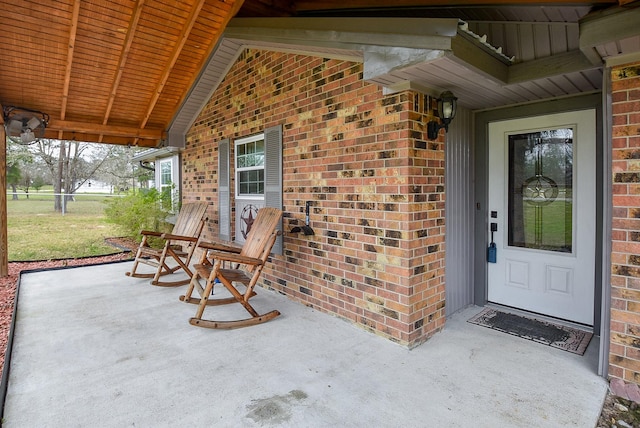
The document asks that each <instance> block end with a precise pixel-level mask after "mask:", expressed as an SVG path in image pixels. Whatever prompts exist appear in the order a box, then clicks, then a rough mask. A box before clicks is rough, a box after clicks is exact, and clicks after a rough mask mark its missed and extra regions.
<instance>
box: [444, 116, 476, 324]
mask: <svg viewBox="0 0 640 428" xmlns="http://www.w3.org/2000/svg"><path fill="white" fill-rule="evenodd" d="M472 125H473V124H472V115H471V112H470V111H469V110H466V109H462V108H459V109H458V112H457V114H456V117H455V119H454V120H453V121H452V122H451V125H450V126H449V132H448V133H447V136H446V143H445V194H446V203H445V219H446V220H445V223H446V256H445V262H446V273H445V284H446V285H445V289H446V294H445V298H446V312H445V313H446V315H447V316H449V315H451V314H453V313H454V312H456V311H458V310H460V309H462V308H464V307H466V306H468V305H470V304H471V303H473V241H474V232H473V193H472V192H473V187H472V179H473V162H472V144H471V135H472V130H473V128H472Z"/></svg>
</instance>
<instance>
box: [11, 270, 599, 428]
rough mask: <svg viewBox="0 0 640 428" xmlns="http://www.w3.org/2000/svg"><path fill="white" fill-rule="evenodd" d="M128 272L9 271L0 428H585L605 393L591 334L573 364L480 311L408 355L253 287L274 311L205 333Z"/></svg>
mask: <svg viewBox="0 0 640 428" xmlns="http://www.w3.org/2000/svg"><path fill="white" fill-rule="evenodd" d="M130 267H131V262H126V263H114V264H107V265H99V266H90V267H81V268H72V269H64V270H53V271H43V272H35V273H28V274H24V275H23V276H22V278H21V285H20V295H19V302H18V312H17V317H16V321H17V324H16V328H15V335H14V342H13V353H12V356H11V365H10V375H9V384H8V391H7V396H6V400H5V407H4V423H3V426H4V427H20V428H25V427H124V426H135V427H208V426H216V427H269V426H290V427H329V426H341V427H371V426H375V427H400V426H402V427H436V426H456V427H534V426H535V427H559V426H562V427H566V426H575V427H589V428H591V427H594V426H595V424H596V421H597V419H598V415H599V413H600V408H601V405H602V402H603V400H604V397H605V395H606V391H607V382H606V381H605V380H604V379H603V378H601V377H599V376H597V375H596V373H595V370H596V369H595V367H596V360H597V353H598V349H597V340H595V339H594V340H592V343H591V345H590V347H589V349H588V351H587V354H586V355H585V356H577V355H574V354H570V353H568V352H564V351H561V350H557V349H553V348H551V347H548V346H544V345H540V344H536V343H533V342H530V341H527V340H524V339H520V338H517V337H513V336H510V335H507V334H504V333H499V332H496V331H493V330H490V329H488V328H484V327H479V326H476V325H472V324H469V323H467V322H466V320H467V319H469V318H470V317H471V316H472V315H474V314H476V313H477V312H479V311H480V310H481V308H478V307H474V308H468V309H466V310H464V311H462V312H460V313H458V314H455V315H454V316H453V317H451V318H450V319H448V320H447V324H446V327H445V329H444V330H443V331H442V332H440V333H438V334H437V335H435V336H434V337H433V338H432V339H431V340H429V341H428V342H426V343H425V344H423V345H421V346H419V347H417V348H415V349H413V350H408V349H405V348H403V347H401V346H399V345H396V344H394V343H391V342H390V341H388V340H386V339H383V338H381V337H378V336H376V335H374V334H371V333H368V332H366V331H364V330H361V329H359V328H357V327H355V326H353V325H351V324H349V323H347V322H345V321H342V320H340V319H338V318H335V317H333V316H331V315H327V314H324V313H320V312H318V311H316V310H313V309H311V308H308V307H306V306H304V305H302V304H299V303H296V302H293V301H291V300H289V299H288V298H287V297H285V296H282V295H280V294H277V293H274V292H269V291H266V290H262V289H258V295H257V296H256V297H255V298H253V299H252V302H253V305H254V306H255V307H256V308H257V309H258V311H263V312H266V311H269V310H271V309H279V310H280V311H281V312H282V316H281V317H279V318H276V319H275V320H273V321H270V322H268V323H265V324H261V325H258V326H254V327H249V328H244V329H238V330H230V331H218V330H208V329H203V328H198V327H193V326H191V325H190V324H189V323H188V320H189V318H190V317H192V316H193V315H194V314H195V310H196V307H195V305H190V304H186V303H183V302H180V301H179V300H178V296H179V295H180V294H182V293H183V292H184V290H185V287H186V286H183V287H178V288H161V287H154V286H151V285H149V283H148V281H147V280H144V279H136V278H129V277H126V276H125V275H124V272H126V271H127V270H129V269H130ZM245 314H246V312H244V310H243V309H242V308H241V307H240V306H239V305H232V306H228V307H218V308H209V309H208V311H205V318H217V319H220V318H223V317H224V316H225V315H228V316H229V317H232V318H233V317H244V315H245Z"/></svg>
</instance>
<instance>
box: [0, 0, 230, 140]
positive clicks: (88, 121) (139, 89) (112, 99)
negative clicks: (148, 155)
mask: <svg viewBox="0 0 640 428" xmlns="http://www.w3.org/2000/svg"><path fill="white" fill-rule="evenodd" d="M241 4H242V0H181V1H171V2H167V1H162V0H110V1H103V0H57V1H45V2H39V1H32V0H31V1H30V0H7V1H4V2H3V4H2V14H0V32H1V33H2V59H1V60H0V104H2V106H3V107H6V106H17V107H24V108H29V109H35V110H39V111H42V112H45V113H47V114H48V115H49V116H50V118H51V119H50V122H49V124H48V128H47V132H46V137H48V138H58V139H77V140H81V141H94V142H104V143H116V144H138V145H141V146H156V145H158V144H159V142H160V140H161V139H163V138H164V137H165V130H166V129H167V128H168V126H169V123H170V122H171V120H172V119H173V116H174V115H175V113H176V111H177V110H178V108H179V106H180V104H181V102H182V101H183V100H184V99H185V97H186V95H187V93H188V91H189V88H190V87H191V86H192V84H193V83H194V81H195V77H196V76H197V74H198V72H199V70H200V69H201V68H202V66H203V65H204V63H205V61H206V59H207V58H208V56H209V55H210V53H211V51H212V49H213V47H214V46H215V42H216V41H217V39H218V37H219V36H220V34H221V33H222V31H223V30H224V27H225V26H226V24H227V22H228V20H229V19H230V18H231V17H232V16H233V15H234V14H235V12H236V11H237V9H238V8H239V7H240V6H241ZM0 121H1V119H0Z"/></svg>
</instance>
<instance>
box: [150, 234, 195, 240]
mask: <svg viewBox="0 0 640 428" xmlns="http://www.w3.org/2000/svg"><path fill="white" fill-rule="evenodd" d="M160 237H161V238H162V239H166V240H167V241H191V242H197V241H198V239H199V238H198V237H197V236H183V235H173V234H171V233H163V234H161V235H160Z"/></svg>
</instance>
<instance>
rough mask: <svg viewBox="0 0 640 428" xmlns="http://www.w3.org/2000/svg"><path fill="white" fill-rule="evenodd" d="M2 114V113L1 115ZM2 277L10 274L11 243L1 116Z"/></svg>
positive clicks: (0, 264)
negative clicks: (8, 229) (8, 237)
mask: <svg viewBox="0 0 640 428" xmlns="http://www.w3.org/2000/svg"><path fill="white" fill-rule="evenodd" d="M0 116H1V115H0ZM0 153H2V154H3V156H2V159H0V189H2V192H0V278H4V277H6V276H9V245H8V243H7V241H8V240H7V233H8V232H7V137H6V136H5V133H4V121H3V120H2V118H1V117H0Z"/></svg>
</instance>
